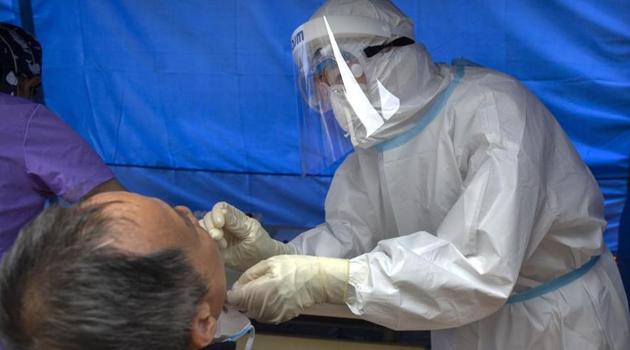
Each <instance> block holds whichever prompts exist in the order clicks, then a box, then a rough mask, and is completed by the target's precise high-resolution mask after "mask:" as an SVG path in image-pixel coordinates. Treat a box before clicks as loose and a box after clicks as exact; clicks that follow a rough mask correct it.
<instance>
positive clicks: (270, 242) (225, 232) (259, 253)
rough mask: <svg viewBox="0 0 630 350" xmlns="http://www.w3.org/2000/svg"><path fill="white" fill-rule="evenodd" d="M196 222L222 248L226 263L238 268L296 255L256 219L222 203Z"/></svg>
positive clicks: (245, 268) (241, 268)
mask: <svg viewBox="0 0 630 350" xmlns="http://www.w3.org/2000/svg"><path fill="white" fill-rule="evenodd" d="M199 224H200V225H201V227H203V228H204V229H205V230H206V231H208V233H209V234H210V236H211V237H212V238H214V239H215V240H216V241H217V242H219V246H220V247H221V248H223V258H224V259H225V264H226V265H228V266H230V267H233V268H236V269H238V270H241V271H245V270H247V269H248V268H249V267H251V266H252V265H254V264H256V263H257V262H259V261H261V260H264V259H267V258H269V257H271V256H274V255H281V254H295V251H294V249H293V248H292V247H291V246H289V245H287V244H284V243H282V242H280V241H277V240H275V239H273V238H271V237H269V234H268V233H267V231H265V229H264V228H262V226H261V225H260V222H258V220H256V219H254V218H250V217H249V216H247V215H245V213H243V212H242V211H240V210H238V209H237V208H235V207H233V206H231V205H230V204H228V203H225V202H219V203H217V204H215V205H214V207H213V208H212V211H210V212H208V213H207V214H206V215H205V216H204V217H203V219H201V220H199Z"/></svg>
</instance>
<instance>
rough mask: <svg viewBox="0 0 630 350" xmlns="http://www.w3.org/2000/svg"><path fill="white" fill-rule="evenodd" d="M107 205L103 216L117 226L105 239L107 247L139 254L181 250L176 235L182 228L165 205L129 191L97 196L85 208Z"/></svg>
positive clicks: (87, 202)
mask: <svg viewBox="0 0 630 350" xmlns="http://www.w3.org/2000/svg"><path fill="white" fill-rule="evenodd" d="M104 203H107V204H108V205H107V207H106V208H104V209H103V214H104V215H106V216H108V217H109V218H110V219H113V220H112V224H113V225H115V226H117V228H116V229H115V230H112V233H111V234H110V235H109V236H108V237H106V238H105V239H104V242H107V245H109V246H113V247H115V248H117V249H121V250H126V251H130V252H132V253H138V254H148V253H152V252H156V251H159V250H163V249H170V248H178V247H179V245H180V242H179V240H178V239H177V237H178V234H177V232H174V231H177V230H178V229H179V227H178V225H177V223H176V222H175V217H174V215H173V214H172V213H170V212H169V210H168V206H167V205H165V204H164V203H162V202H160V201H158V200H156V199H153V198H149V197H144V196H140V195H134V194H129V193H127V192H108V193H102V194H98V195H95V196H94V197H93V198H92V199H91V200H89V201H86V203H85V204H84V205H89V204H104Z"/></svg>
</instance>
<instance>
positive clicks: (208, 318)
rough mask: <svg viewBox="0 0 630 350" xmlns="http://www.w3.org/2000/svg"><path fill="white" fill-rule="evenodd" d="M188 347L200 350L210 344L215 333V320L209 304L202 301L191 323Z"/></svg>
mask: <svg viewBox="0 0 630 350" xmlns="http://www.w3.org/2000/svg"><path fill="white" fill-rule="evenodd" d="M192 322H193V323H192V328H191V329H192V332H191V334H190V345H191V348H192V349H202V348H205V347H206V346H208V345H210V343H212V339H213V338H214V334H215V333H216V331H217V320H216V319H215V318H214V317H213V316H212V312H211V310H210V304H208V303H207V302H205V301H202V302H201V304H199V305H198V306H197V313H196V314H195V317H194V319H193V321H192Z"/></svg>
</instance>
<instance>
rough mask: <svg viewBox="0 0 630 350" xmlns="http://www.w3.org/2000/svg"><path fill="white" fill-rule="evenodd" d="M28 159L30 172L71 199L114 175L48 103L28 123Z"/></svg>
mask: <svg viewBox="0 0 630 350" xmlns="http://www.w3.org/2000/svg"><path fill="white" fill-rule="evenodd" d="M24 159H25V163H26V169H27V172H28V173H29V175H31V176H35V177H37V178H38V179H39V180H41V182H43V183H44V184H45V185H46V186H47V187H48V189H49V190H50V191H51V192H53V193H55V194H56V195H58V196H61V197H63V198H64V199H65V200H67V201H69V202H77V201H78V200H80V199H81V197H83V196H84V195H85V194H87V193H88V192H90V190H92V189H93V188H94V187H96V186H98V185H100V184H102V183H104V182H106V181H108V180H110V179H112V178H113V177H114V175H113V174H112V172H111V170H109V168H108V167H107V166H106V165H105V164H104V163H103V161H102V160H101V158H100V157H99V156H98V155H97V154H96V152H94V150H93V149H92V147H90V145H88V144H87V143H86V142H85V141H84V140H83V139H82V138H81V136H79V134H77V133H76V132H75V131H74V130H72V129H71V128H70V127H69V126H68V125H66V124H65V123H64V122H63V121H62V120H61V119H59V118H58V117H57V116H55V115H54V114H53V113H52V112H50V111H49V110H48V109H46V108H45V107H44V106H37V107H36V108H35V110H34V111H33V114H32V115H31V117H30V118H29V120H28V123H27V125H26V133H25V135H24Z"/></svg>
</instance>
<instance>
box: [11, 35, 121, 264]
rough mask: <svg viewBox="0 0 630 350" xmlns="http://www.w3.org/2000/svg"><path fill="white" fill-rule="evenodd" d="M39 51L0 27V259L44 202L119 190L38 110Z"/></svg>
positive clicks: (87, 151)
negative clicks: (34, 100) (36, 100)
mask: <svg viewBox="0 0 630 350" xmlns="http://www.w3.org/2000/svg"><path fill="white" fill-rule="evenodd" d="M41 57H42V54H41V47H40V45H39V43H38V42H37V40H35V38H33V37H32V36H31V35H30V34H28V33H26V32H25V31H24V30H22V29H21V28H19V27H16V26H13V25H10V24H5V23H0V255H2V254H3V253H4V252H5V251H6V250H7V249H9V247H10V246H11V245H12V244H13V242H14V241H15V239H16V237H17V235H18V232H19V231H20V229H21V228H22V226H24V225H25V224H26V223H27V222H29V221H30V220H31V219H33V218H34V217H35V216H36V215H37V214H38V213H39V212H40V211H41V210H42V209H43V208H44V205H45V203H46V201H47V200H48V199H49V198H54V197H57V196H58V197H61V198H63V199H64V200H65V201H68V202H71V203H74V202H77V201H79V200H81V199H84V198H87V197H90V196H92V195H94V194H96V193H100V192H105V191H116V190H124V189H123V187H122V186H121V185H120V184H119V183H118V181H116V179H115V178H114V175H113V174H112V172H111V170H109V168H108V167H107V166H106V165H105V164H103V162H102V160H101V159H100V157H99V156H98V155H97V154H96V152H94V150H93V149H92V148H91V147H90V146H89V145H88V144H87V143H86V142H85V141H84V140H83V139H82V138H81V136H79V135H78V134H77V133H76V132H75V131H74V130H72V129H71V128H70V127H69V126H68V125H67V124H65V123H64V122H63V121H62V120H61V119H60V118H59V117H57V116H56V115H55V114H53V113H52V112H51V111H49V110H48V109H46V107H44V106H43V105H40V104H37V103H34V102H32V101H30V100H29V99H32V98H33V97H34V96H35V95H36V94H37V88H38V86H39V85H40V72H41Z"/></svg>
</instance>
